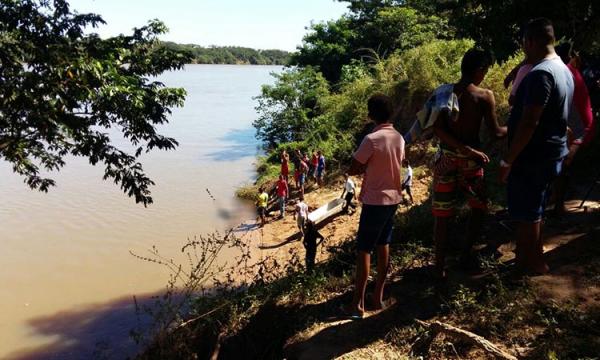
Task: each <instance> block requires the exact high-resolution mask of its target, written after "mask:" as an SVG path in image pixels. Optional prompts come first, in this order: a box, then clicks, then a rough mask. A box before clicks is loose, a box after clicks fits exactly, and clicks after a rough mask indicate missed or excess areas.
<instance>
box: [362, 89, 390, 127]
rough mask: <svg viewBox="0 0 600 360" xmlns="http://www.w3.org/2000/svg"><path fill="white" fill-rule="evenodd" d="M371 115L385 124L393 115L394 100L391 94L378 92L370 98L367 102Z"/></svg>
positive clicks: (377, 121)
mask: <svg viewBox="0 0 600 360" xmlns="http://www.w3.org/2000/svg"><path fill="white" fill-rule="evenodd" d="M367 108H368V110H369V117H370V118H371V119H373V120H374V121H375V122H376V123H378V124H383V123H385V122H387V121H389V120H390V118H391V117H392V111H393V110H392V109H393V107H392V100H391V99H390V97H389V96H386V95H383V94H376V95H373V96H371V97H370V98H369V101H368V102H367Z"/></svg>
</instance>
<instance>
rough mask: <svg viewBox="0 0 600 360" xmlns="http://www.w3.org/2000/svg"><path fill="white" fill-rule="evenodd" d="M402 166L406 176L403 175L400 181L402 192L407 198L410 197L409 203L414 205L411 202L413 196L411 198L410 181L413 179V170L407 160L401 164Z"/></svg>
mask: <svg viewBox="0 0 600 360" xmlns="http://www.w3.org/2000/svg"><path fill="white" fill-rule="evenodd" d="M402 165H404V166H405V167H406V174H405V175H404V180H402V191H406V193H407V194H408V197H410V203H411V204H412V203H414V200H413V196H412V190H411V188H412V179H413V170H412V168H411V167H410V163H409V162H408V159H404V161H403V162H402Z"/></svg>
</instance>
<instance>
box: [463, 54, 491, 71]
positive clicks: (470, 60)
mask: <svg viewBox="0 0 600 360" xmlns="http://www.w3.org/2000/svg"><path fill="white" fill-rule="evenodd" d="M493 62H494V61H493V59H492V54H491V53H490V52H489V51H486V50H482V49H478V48H473V49H469V50H468V51H467V52H466V53H465V55H464V56H463V58H462V62H461V64H460V71H461V73H462V74H463V75H473V73H474V72H475V71H476V70H478V69H487V68H489V67H490V66H492V63H493Z"/></svg>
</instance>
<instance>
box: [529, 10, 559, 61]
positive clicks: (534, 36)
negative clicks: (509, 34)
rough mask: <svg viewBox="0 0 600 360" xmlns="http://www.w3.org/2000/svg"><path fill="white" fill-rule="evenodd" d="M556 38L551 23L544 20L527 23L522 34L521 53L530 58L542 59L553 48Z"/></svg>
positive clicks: (538, 19) (539, 19)
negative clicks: (523, 52)
mask: <svg viewBox="0 0 600 360" xmlns="http://www.w3.org/2000/svg"><path fill="white" fill-rule="evenodd" d="M555 41H556V38H555V36H554V27H553V26H552V22H551V21H550V20H548V19H546V18H537V19H533V20H531V21H529V23H527V25H526V26H525V31H524V32H523V51H525V55H527V57H531V58H539V57H543V56H545V55H546V54H547V53H548V50H549V49H551V48H553V47H554V42H555Z"/></svg>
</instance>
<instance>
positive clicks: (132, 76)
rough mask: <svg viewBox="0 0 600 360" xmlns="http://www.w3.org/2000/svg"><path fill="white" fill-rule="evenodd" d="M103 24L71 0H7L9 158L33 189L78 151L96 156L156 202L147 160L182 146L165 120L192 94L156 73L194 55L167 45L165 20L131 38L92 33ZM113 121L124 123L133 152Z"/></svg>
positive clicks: (3, 32) (2, 23)
mask: <svg viewBox="0 0 600 360" xmlns="http://www.w3.org/2000/svg"><path fill="white" fill-rule="evenodd" d="M103 23H104V21H103V20H102V18H101V17H100V16H98V15H95V14H77V13H73V12H72V11H71V10H70V9H69V5H68V3H67V2H66V1H65V0H54V1H49V0H0V158H2V159H4V160H6V161H8V162H10V163H11V164H12V167H13V170H14V172H15V173H17V174H19V175H21V176H23V177H24V178H25V180H24V181H25V182H26V183H27V184H28V185H29V186H30V187H31V188H33V189H38V190H41V191H48V189H49V187H50V186H53V185H54V184H55V182H54V180H52V179H51V178H49V177H47V176H48V174H46V173H48V172H52V171H58V170H60V168H62V167H63V166H64V165H65V157H66V156H68V155H72V156H81V157H87V158H88V160H89V162H90V163H91V164H92V165H97V164H102V165H103V166H104V179H105V180H107V179H110V180H112V181H114V182H115V183H117V184H119V185H120V187H121V189H122V190H123V191H124V192H125V193H126V194H127V195H128V196H130V197H134V198H135V201H136V202H138V203H143V204H144V205H145V206H146V205H148V204H150V203H152V197H151V194H150V186H152V185H153V184H154V183H153V182H152V180H151V179H150V178H148V176H146V174H145V173H144V170H143V167H142V165H141V163H140V162H139V161H138V158H139V156H140V155H141V154H142V153H144V152H148V151H150V150H152V149H174V148H175V147H176V146H177V145H178V144H177V141H176V140H175V139H173V138H169V137H165V136H163V135H161V134H159V133H158V132H157V130H156V126H157V125H159V124H165V123H167V122H168V115H170V113H171V111H170V109H169V108H170V107H174V106H182V105H183V101H184V98H185V91H184V90H183V89H176V88H167V87H165V85H164V84H162V83H160V82H158V81H155V80H152V79H151V77H153V76H156V75H159V74H161V73H162V72H164V71H167V70H173V69H180V68H182V66H183V65H184V64H185V63H186V62H188V61H189V56H188V55H186V54H184V53H180V52H177V51H173V50H170V49H167V48H165V47H162V46H157V44H158V40H157V36H158V35H159V34H162V33H164V32H165V31H166V30H167V29H166V27H165V26H164V25H163V24H162V23H161V22H159V21H157V20H154V21H151V22H149V23H148V25H146V26H144V27H141V28H138V29H134V31H133V34H132V35H130V36H124V35H121V36H117V37H113V38H109V39H101V38H99V36H98V35H96V34H85V32H84V30H85V28H86V27H94V28H95V27H97V26H98V25H99V24H103ZM108 129H118V130H119V131H120V133H121V134H122V136H123V137H124V138H125V139H126V140H128V141H129V143H130V144H131V145H133V150H132V151H131V153H129V152H127V151H125V150H122V149H119V148H118V147H117V146H115V145H114V143H113V141H112V140H113V139H111V137H110V136H109V135H108V133H107V131H108Z"/></svg>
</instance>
